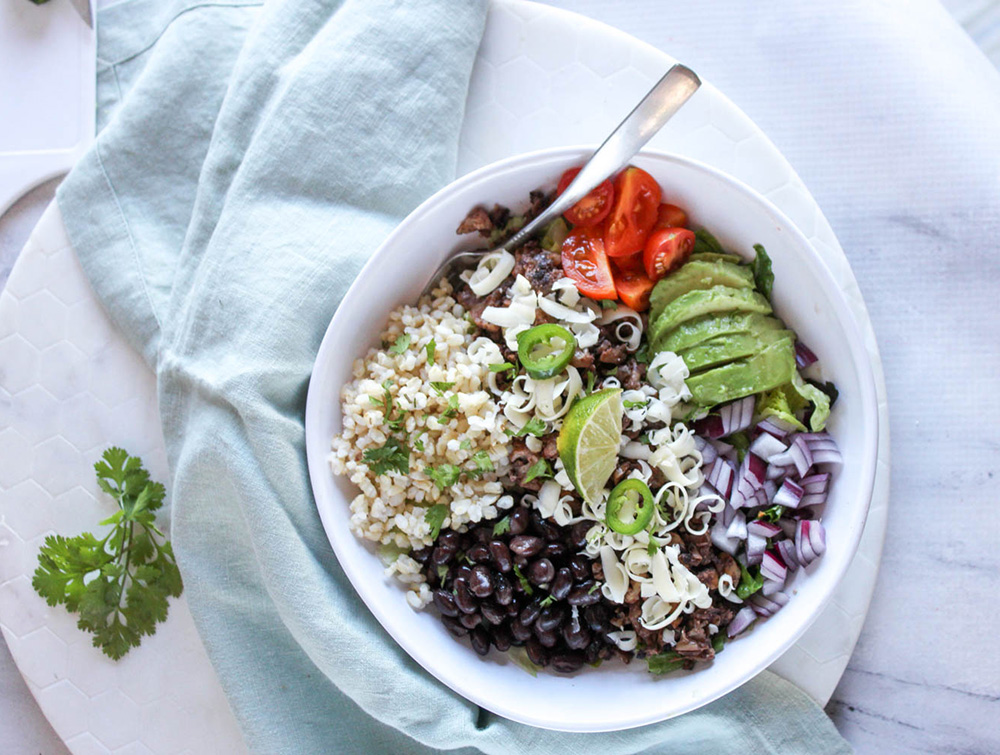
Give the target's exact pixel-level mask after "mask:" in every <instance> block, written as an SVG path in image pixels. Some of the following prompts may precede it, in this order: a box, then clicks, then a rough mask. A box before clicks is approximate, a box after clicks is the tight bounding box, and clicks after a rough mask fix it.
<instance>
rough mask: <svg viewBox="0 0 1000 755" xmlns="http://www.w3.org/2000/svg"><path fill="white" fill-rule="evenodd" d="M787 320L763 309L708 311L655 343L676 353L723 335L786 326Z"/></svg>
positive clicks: (665, 349) (657, 348) (661, 349)
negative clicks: (724, 312) (766, 312)
mask: <svg viewBox="0 0 1000 755" xmlns="http://www.w3.org/2000/svg"><path fill="white" fill-rule="evenodd" d="M784 327H785V324H784V323H783V322H781V320H779V319H777V318H776V317H771V316H769V315H762V314H760V313H759V312H729V313H726V314H722V315H704V316H702V317H698V318H696V319H694V320H689V321H687V322H684V323H681V324H680V325H678V326H677V327H676V328H674V329H673V330H672V331H670V332H669V333H668V334H666V335H665V336H664V337H663V338H661V339H660V341H659V342H658V343H657V344H655V346H656V350H657V351H672V352H674V353H675V354H680V353H681V352H683V351H685V350H687V349H690V348H692V347H693V346H697V345H698V344H700V343H703V342H705V341H709V340H712V339H714V338H718V337H719V336H727V335H733V334H736V333H754V332H757V331H759V330H783V329H784Z"/></svg>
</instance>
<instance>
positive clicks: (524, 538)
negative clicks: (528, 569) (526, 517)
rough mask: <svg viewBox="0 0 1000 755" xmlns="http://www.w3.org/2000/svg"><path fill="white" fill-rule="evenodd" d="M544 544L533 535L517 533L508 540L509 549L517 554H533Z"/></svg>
mask: <svg viewBox="0 0 1000 755" xmlns="http://www.w3.org/2000/svg"><path fill="white" fill-rule="evenodd" d="M544 545H545V543H544V542H542V539H541V538H540V537H535V536H534V535H518V536H517V537H514V538H511V541H510V549H511V551H513V552H514V553H516V554H517V555H518V556H534V555H535V554H536V553H538V551H540V550H541V549H542V546H544Z"/></svg>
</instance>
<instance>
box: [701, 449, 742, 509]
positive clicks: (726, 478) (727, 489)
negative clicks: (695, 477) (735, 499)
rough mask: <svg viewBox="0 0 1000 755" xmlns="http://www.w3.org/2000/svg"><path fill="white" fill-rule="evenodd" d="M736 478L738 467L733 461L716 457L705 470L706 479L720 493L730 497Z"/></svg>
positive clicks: (724, 496)
mask: <svg viewBox="0 0 1000 755" xmlns="http://www.w3.org/2000/svg"><path fill="white" fill-rule="evenodd" d="M735 478H736V468H735V467H734V466H733V463H732V462H731V461H727V460H726V459H721V458H720V459H716V460H715V461H713V462H712V463H711V464H710V465H709V468H707V469H706V470H705V480H706V482H708V484H709V485H711V486H712V487H713V488H715V489H716V491H718V493H719V495H721V496H722V497H723V498H726V499H728V498H729V496H730V493H732V491H733V480H734V479H735Z"/></svg>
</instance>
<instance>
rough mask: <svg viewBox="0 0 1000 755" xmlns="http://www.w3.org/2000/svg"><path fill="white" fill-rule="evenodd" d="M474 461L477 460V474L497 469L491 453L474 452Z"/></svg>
mask: <svg viewBox="0 0 1000 755" xmlns="http://www.w3.org/2000/svg"><path fill="white" fill-rule="evenodd" d="M472 461H473V462H475V465H476V474H477V475H484V474H486V473H487V472H493V471H494V470H495V468H494V466H493V462H492V461H490V455H489V454H488V453H486V452H485V451H476V452H475V453H474V454H472Z"/></svg>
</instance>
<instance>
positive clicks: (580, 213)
mask: <svg viewBox="0 0 1000 755" xmlns="http://www.w3.org/2000/svg"><path fill="white" fill-rule="evenodd" d="M579 172H580V169H579V168H570V169H569V170H567V171H566V172H565V173H563V174H562V178H560V179H559V187H558V188H557V189H556V195H557V196H558V195H559V194H562V193H563V192H564V191H566V187H567V186H569V185H570V183H571V182H572V181H573V179H574V178H576V174H577V173H579ZM614 198H615V190H614V188H612V186H611V181H607V180H606V181H604V182H603V183H601V184H599V185H598V186H597V188H596V189H592V190H591V192H590V193H589V194H588V195H587V196H585V197H584V198H583V199H581V200H580V201H579V202H577V203H576V204H575V205H573V206H572V207H570V208H569V209H568V210H566V212H564V213H563V217H564V218H566V220H567V221H568V222H569V223H570V224H572V225H582V226H590V225H597V224H598V223H600V222H601V221H602V220H604V218H606V217H607V215H608V213H609V212H611V205H612V204H613V203H614Z"/></svg>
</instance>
